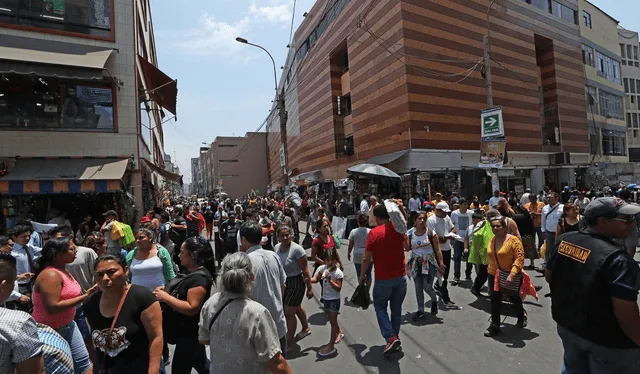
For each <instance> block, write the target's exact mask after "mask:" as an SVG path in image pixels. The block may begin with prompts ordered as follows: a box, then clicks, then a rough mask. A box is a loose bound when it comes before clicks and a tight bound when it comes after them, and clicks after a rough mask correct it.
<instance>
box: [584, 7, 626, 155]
mask: <svg viewBox="0 0 640 374" xmlns="http://www.w3.org/2000/svg"><path fill="white" fill-rule="evenodd" d="M580 35H581V42H582V60H583V64H584V69H585V95H586V99H587V104H588V111H587V118H588V121H589V140H590V148H591V154H592V155H593V157H592V158H593V159H594V161H595V162H599V163H604V164H605V165H607V164H609V163H626V162H628V160H629V158H628V152H627V131H626V124H625V110H624V96H625V95H624V87H623V85H622V82H623V81H622V70H621V67H622V59H621V57H620V47H619V42H618V21H617V20H615V19H614V18H612V17H611V16H610V15H608V14H607V13H605V12H604V11H602V10H601V9H599V8H598V7H596V6H594V5H593V4H591V3H590V2H588V1H586V0H580Z"/></svg>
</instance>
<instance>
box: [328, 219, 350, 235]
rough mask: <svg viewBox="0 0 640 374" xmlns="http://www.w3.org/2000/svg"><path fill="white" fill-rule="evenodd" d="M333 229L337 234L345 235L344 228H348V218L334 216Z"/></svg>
mask: <svg viewBox="0 0 640 374" xmlns="http://www.w3.org/2000/svg"><path fill="white" fill-rule="evenodd" d="M331 229H332V230H333V234H334V235H335V236H337V237H338V238H342V237H343V236H344V230H346V229H347V220H346V219H344V218H342V217H338V216H333V219H332V220H331Z"/></svg>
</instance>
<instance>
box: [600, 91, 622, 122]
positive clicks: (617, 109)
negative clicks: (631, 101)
mask: <svg viewBox="0 0 640 374" xmlns="http://www.w3.org/2000/svg"><path fill="white" fill-rule="evenodd" d="M600 114H601V115H603V116H607V117H611V118H615V119H621V120H623V119H624V110H623V106H622V97H620V96H617V95H614V94H611V93H609V92H607V91H603V90H600Z"/></svg>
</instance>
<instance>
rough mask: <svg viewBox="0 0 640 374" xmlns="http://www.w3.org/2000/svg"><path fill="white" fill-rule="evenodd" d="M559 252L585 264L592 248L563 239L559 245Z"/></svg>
mask: <svg viewBox="0 0 640 374" xmlns="http://www.w3.org/2000/svg"><path fill="white" fill-rule="evenodd" d="M558 253H559V254H561V255H563V256H565V257H569V258H570V259H572V260H575V261H578V262H580V263H583V264H584V263H585V262H587V258H589V255H590V254H591V250H590V249H587V248H584V247H580V246H579V245H575V244H573V243H569V242H566V241H564V240H563V241H562V242H560V246H559V247H558Z"/></svg>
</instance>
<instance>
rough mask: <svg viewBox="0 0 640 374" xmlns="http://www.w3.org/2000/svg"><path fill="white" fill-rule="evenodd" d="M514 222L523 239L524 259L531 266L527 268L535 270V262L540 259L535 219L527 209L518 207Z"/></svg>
mask: <svg viewBox="0 0 640 374" xmlns="http://www.w3.org/2000/svg"><path fill="white" fill-rule="evenodd" d="M513 220H514V221H515V223H516V225H517V226H518V232H519V233H520V237H521V238H522V245H523V246H524V257H525V258H526V259H529V266H527V267H526V268H527V269H530V270H533V269H535V265H534V264H533V261H534V260H536V259H537V258H539V257H540V255H539V254H538V249H537V248H536V228H535V226H534V225H533V217H532V216H531V213H529V211H528V210H527V208H526V207H524V206H522V205H518V207H517V208H516V214H515V215H514V216H513Z"/></svg>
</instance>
